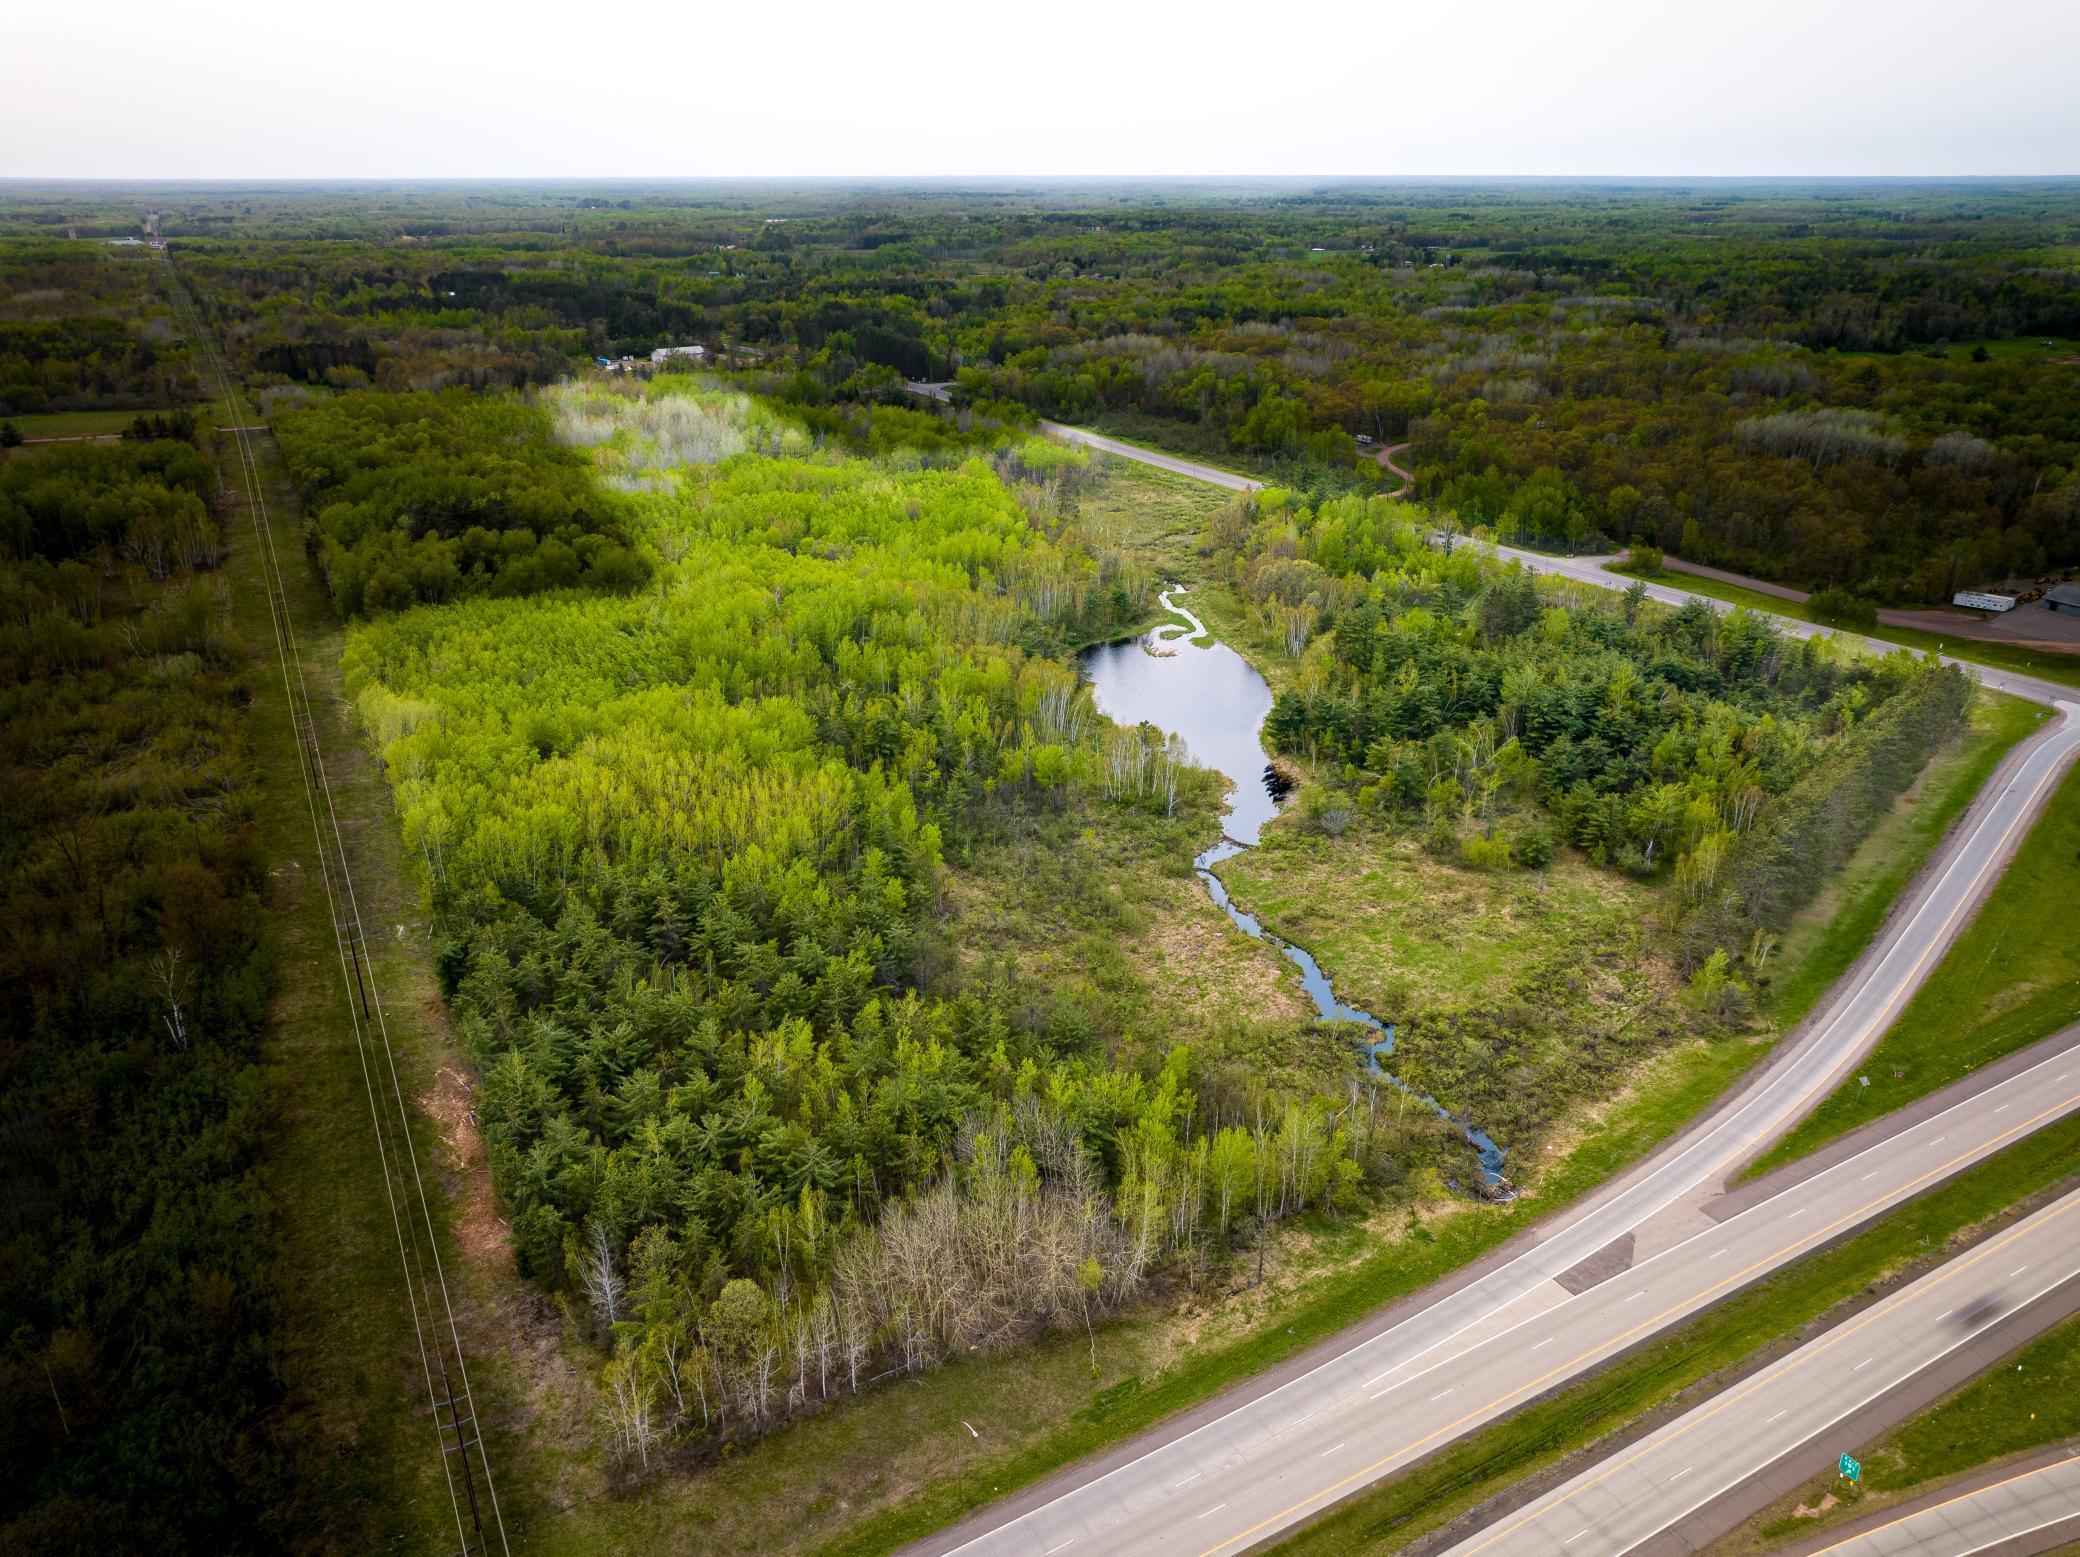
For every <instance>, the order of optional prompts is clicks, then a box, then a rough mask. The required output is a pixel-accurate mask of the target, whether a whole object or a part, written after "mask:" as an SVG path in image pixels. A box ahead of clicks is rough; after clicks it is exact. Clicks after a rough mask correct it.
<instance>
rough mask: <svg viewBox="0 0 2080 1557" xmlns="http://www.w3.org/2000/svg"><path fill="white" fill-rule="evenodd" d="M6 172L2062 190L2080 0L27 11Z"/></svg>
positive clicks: (360, 5) (2076, 164)
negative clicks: (1782, 179)
mask: <svg viewBox="0 0 2080 1557" xmlns="http://www.w3.org/2000/svg"><path fill="white" fill-rule="evenodd" d="M0 53H4V54H5V55H6V56H7V57H8V59H9V61H10V62H9V64H8V66H7V68H6V70H5V76H6V78H7V86H6V89H5V91H4V92H0V177H10V178H50V177H65V178H133V179H172V178H203V179H224V178H246V179H287V178H489V177H498V178H528V177H539V178H586V177H620V178H660V177H673V178H700V177H715V176H737V177H762V176H764V177H770V176H796V177H834V178H843V177H847V176H860V175H891V176H916V175H936V176H952V177H959V176H963V175H987V174H1024V175H1035V174H1050V175H1062V176H1077V175H1093V174H1110V175H1163V174H1176V175H1194V174H1197V175H1205V174H1266V173H1284V174H1299V175H1317V174H1321V175H1350V176H1375V177H1384V178H1391V177H1394V176H1396V175H1403V176H1406V175H1438V176H1449V175H1509V174H1530V175H1557V176H1568V175H1574V176H1585V175H1603V176H1626V175H1631V176H1646V175H1658V176H1672V177H1689V176H1711V175H1747V176H1818V175H1842V176H1857V175H1866V176H1868V175H1899V176H1912V175H1954V174H1987V175H2002V174H2006V175H2016V174H2080V86H2076V77H2075V75H2074V62H2075V59H2076V58H2080V0H1976V3H1974V4H1970V5H1958V4H1956V3H1955V0H1945V3H1942V4H1936V3H1931V0H1853V3H1851V0H1740V3H1727V0H1714V3H1711V4H1702V3H1698V0H1654V3H1640V0H1597V3H1595V4H1578V3H1576V4H1570V3H1565V0H1548V3H1544V4H1536V5H1533V4H1524V3H1519V0H1471V3H1466V0H1462V3H1459V4H1453V3H1451V0H1424V3H1423V4H1420V5H1412V4H1402V3H1399V0H1374V3H1371V4H1364V5H1360V4H1342V3H1335V4H1316V3H1306V0H1302V3H1297V4H1293V3H1288V4H1283V5H1281V4H1276V3H1265V0H1257V3H1254V4H1248V5H1242V4H1229V3H1225V0H1200V3H1178V4H1161V5H1156V4H1145V3H1137V0H1110V3H1090V0H1063V3H1058V4H1052V5H1035V4H1018V5H1012V4H1006V3H1003V0H994V3H993V0H960V3H951V0H894V3H874V0H852V3H848V4H843V5H840V4H826V3H824V0H810V3H784V0H663V3H659V0H617V3H614V4H605V5H592V6H587V5H583V4H577V3H574V0H561V3H556V4H543V3H540V0H504V3H499V4H492V3H488V0H475V3H470V4H466V5H465V4H457V3H454V0H413V3H400V0H355V3H353V4H350V5H337V6H336V5H322V6H321V5H313V4H309V3H295V0H291V3H288V4H283V3H281V0H266V3H259V0H191V3H188V4H184V5H178V6H175V5H167V4H165V3H164V0H154V3H152V4H149V5H147V4H142V3H139V0H97V3H93V4H86V3H78V0H75V3H72V4H64V5H53V4H41V5H25V6H22V7H20V8H18V9H17V10H16V11H15V13H14V14H13V15H11V16H10V18H9V20H8V23H7V26H6V29H5V32H4V35H0Z"/></svg>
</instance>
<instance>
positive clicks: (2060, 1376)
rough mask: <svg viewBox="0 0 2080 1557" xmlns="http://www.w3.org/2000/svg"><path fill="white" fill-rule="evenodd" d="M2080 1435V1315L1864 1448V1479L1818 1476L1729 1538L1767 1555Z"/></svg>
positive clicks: (1735, 1547) (1732, 1545)
mask: <svg viewBox="0 0 2080 1557" xmlns="http://www.w3.org/2000/svg"><path fill="white" fill-rule="evenodd" d="M2075 1434H2080V1319H2068V1320H2066V1321H2065V1322H2064V1323H2063V1324H2060V1325H2056V1326H2054V1327H2053V1328H2052V1329H2050V1330H2048V1331H2046V1332H2045V1333H2044V1334H2043V1335H2040V1336H2038V1337H2037V1339H2036V1340H2034V1341H2031V1342H2029V1343H2028V1344H2027V1345H2024V1346H2022V1347H2019V1348H2017V1349H2016V1350H2015V1351H2014V1352H2013V1353H2011V1354H2010V1355H2009V1356H2007V1357H2006V1358H2004V1359H2002V1361H2001V1362H2000V1363H1999V1364H1997V1365H1996V1366H1995V1367H1993V1368H1990V1369H1989V1370H1987V1371H1986V1372H1985V1373H1982V1374H1981V1375H1980V1376H1979V1377H1978V1378H1976V1379H1974V1380H1973V1381H1972V1382H1971V1383H1969V1384H1967V1385H1965V1386H1964V1388H1962V1389H1960V1390H1958V1391H1956V1392H1955V1393H1954V1394H1951V1395H1949V1396H1947V1397H1945V1398H1944V1399H1942V1400H1939V1401H1937V1402H1936V1403H1935V1404H1934V1405H1932V1406H1930V1407H1929V1408H1928V1409H1927V1410H1925V1411H1922V1412H1920V1413H1919V1414H1918V1415H1915V1416H1912V1417H1909V1418H1908V1419H1907V1420H1906V1421H1904V1422H1902V1423H1901V1424H1900V1425H1899V1426H1898V1427H1896V1428H1894V1429H1893V1430H1892V1431H1891V1432H1889V1433H1886V1434H1885V1435H1883V1436H1882V1437H1880V1438H1879V1439H1878V1440H1877V1442H1875V1443H1873V1444H1870V1445H1867V1446H1865V1447H1863V1448H1861V1449H1858V1450H1857V1451H1856V1453H1857V1457H1858V1458H1859V1459H1861V1460H1862V1461H1863V1477H1862V1479H1861V1480H1860V1481H1857V1482H1853V1483H1845V1482H1843V1481H1842V1480H1841V1478H1840V1477H1838V1476H1816V1477H1814V1478H1813V1480H1811V1481H1809V1482H1807V1483H1806V1484H1805V1485H1804V1486H1802V1487H1800V1488H1799V1489H1798V1490H1797V1491H1796V1492H1792V1493H1790V1494H1788V1495H1786V1496H1784V1497H1782V1498H1779V1499H1778V1500H1777V1501H1776V1502H1775V1503H1773V1504H1771V1505H1770V1506H1769V1507H1768V1508H1766V1509H1764V1510H1763V1511H1762V1512H1761V1513H1759V1514H1757V1515H1756V1516H1755V1517H1754V1518H1753V1519H1751V1520H1749V1521H1748V1522H1747V1523H1746V1524H1744V1525H1743V1526H1741V1528H1740V1529H1739V1530H1736V1531H1734V1532H1733V1533H1732V1534H1731V1535H1729V1536H1728V1537H1727V1541H1726V1549H1727V1550H1729V1551H1766V1550H1768V1549H1770V1548H1771V1547H1777V1546H1786V1545H1789V1544H1790V1543H1791V1542H1793V1541H1802V1540H1804V1539H1806V1538H1807V1537H1808V1536H1812V1535H1817V1534H1819V1533H1820V1532H1821V1531H1823V1530H1828V1529H1832V1528H1833V1527H1834V1526H1836V1525H1839V1524H1842V1523H1845V1522H1846V1521H1848V1520H1850V1519H1854V1518H1857V1517H1859V1516H1861V1515H1865V1514H1871V1513H1875V1512H1877V1511H1878V1510H1880V1509H1883V1508H1888V1507H1891V1506H1893V1505H1894V1504H1897V1503H1900V1502H1903V1501H1905V1500H1906V1499H1907V1498H1910V1497H1912V1496H1914V1495H1916V1494H1917V1493H1922V1492H1928V1491H1932V1490H1934V1488H1935V1487H1936V1485H1937V1484H1938V1483H1939V1482H1942V1481H1944V1480H1945V1479H1947V1478H1949V1477H1951V1476H1956V1475H1959V1474H1961V1473H1963V1472H1965V1471H1968V1470H1974V1469H1977V1468H1978V1467H1980V1466H1988V1465H1994V1464H1996V1463H1998V1462H1999V1461H2002V1460H2005V1459H2008V1458H2010V1457H2012V1456H2015V1455H2019V1454H2022V1453H2024V1452H2026V1451H2028V1450H2030V1449H2040V1448H2043V1447H2044V1446H2045V1445H2047V1444H2054V1443H2057V1442H2059V1440H2061V1439H2065V1438H2070V1437H2073V1436H2074V1435H2075Z"/></svg>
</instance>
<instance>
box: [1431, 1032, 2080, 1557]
mask: <svg viewBox="0 0 2080 1557" xmlns="http://www.w3.org/2000/svg"><path fill="white" fill-rule="evenodd" d="M2074 1074H2075V1079H2080V1072H2075V1073H2074ZM2017 1079H2021V1078H2017ZM1997 1090H1998V1089H1997ZM1975 1101H1976V1100H1975ZM1758 1209H1760V1208H1758ZM2076 1271H2080V1192H2076V1193H2074V1194H2071V1195H2068V1196H2066V1197H2065V1198H2064V1199H2062V1200H2060V1201H2058V1202H2057V1203H2055V1204H2053V1205H2050V1206H2047V1207H2045V1208H2044V1209H2043V1210H2042V1211H2039V1212H2037V1213H2036V1214H2035V1215H2034V1216H2031V1217H2028V1218H2026V1219H2024V1220H2023V1221H2021V1222H2019V1223H2017V1224H2016V1225H2015V1226H2013V1227H2011V1228H2009V1229H2007V1230H2006V1231H2005V1232H2002V1233H1999V1234H1997V1235H1996V1236H1994V1237H1992V1238H1989V1239H1987V1240H1986V1241H1985V1242H1984V1243H1982V1244H1979V1245H1978V1246H1977V1247H1975V1248H1973V1249H1971V1250H1970V1251H1968V1252H1967V1253H1965V1254H1962V1255H1959V1256H1958V1257H1957V1258H1956V1259H1954V1260H1951V1261H1949V1262H1948V1263H1947V1264H1944V1265H1942V1266H1940V1267H1938V1268H1937V1269H1935V1270H1933V1271H1931V1272H1929V1274H1927V1275H1926V1276H1923V1277H1922V1278H1921V1279H1920V1280H1919V1281H1916V1282H1915V1283H1913V1284H1912V1285H1911V1286H1909V1287H1906V1288H1904V1289H1903V1290H1901V1291H1899V1292H1896V1293H1894V1294H1893V1295H1892V1296H1891V1297H1889V1298H1887V1299H1885V1301H1883V1302H1881V1303H1878V1304H1876V1305H1874V1306H1873V1307H1871V1308H1870V1309H1869V1310H1867V1311H1865V1312H1864V1313H1861V1314H1858V1315H1856V1316H1854V1317H1853V1318H1851V1319H1847V1320H1845V1321H1843V1322H1842V1323H1841V1324H1839V1325H1836V1326H1835V1327H1834V1328H1833V1329H1831V1330H1829V1331H1828V1332H1827V1333H1826V1334H1825V1335H1822V1336H1819V1337H1816V1338H1815V1339H1814V1340H1812V1341H1810V1342H1808V1343H1807V1344H1806V1345H1804V1346H1802V1347H1800V1348H1799V1349H1798V1350H1797V1351H1795V1352H1793V1353H1791V1354H1790V1355H1789V1356H1788V1357H1785V1358H1783V1359H1782V1360H1780V1361H1778V1362H1776V1363H1773V1364H1772V1365H1770V1366H1769V1367H1767V1368H1765V1369H1763V1370H1762V1371H1761V1372H1760V1373H1758V1374H1756V1375H1755V1376H1754V1377H1753V1378H1750V1379H1746V1380H1744V1381H1742V1382H1741V1383H1739V1384H1736V1385H1734V1386H1732V1387H1731V1388H1729V1389H1727V1390H1725V1391H1724V1392H1722V1393H1721V1394H1719V1395H1718V1396H1716V1397H1715V1398H1713V1399H1711V1400H1708V1401H1706V1402H1705V1403H1704V1404H1703V1405H1700V1406H1698V1407H1697V1408H1696V1409H1695V1410H1693V1411H1690V1412H1688V1413H1686V1414H1685V1415H1683V1416H1682V1417H1680V1418H1678V1419H1677V1420H1676V1421H1674V1422H1671V1423H1669V1424H1668V1425H1667V1426H1665V1427H1663V1428H1661V1429H1660V1430H1659V1431H1657V1432H1654V1433H1651V1434H1649V1435H1648V1436H1647V1437H1646V1438H1644V1439H1642V1440H1641V1441H1640V1442H1639V1443H1637V1444H1634V1445H1633V1446H1632V1447H1630V1448H1629V1449H1626V1450H1623V1451H1622V1452H1620V1453H1618V1454H1616V1455H1613V1456H1612V1457H1611V1458H1610V1459H1608V1460H1606V1461H1604V1462H1603V1463H1602V1464H1599V1465H1597V1466H1595V1467H1593V1468H1592V1469H1590V1470H1587V1471H1584V1472H1583V1473H1582V1474H1581V1475H1579V1476H1577V1477H1575V1478H1574V1479H1573V1480H1572V1481H1569V1482H1567V1483H1566V1484H1565V1485H1563V1486H1560V1487H1556V1488H1555V1489H1554V1490H1553V1491H1551V1492H1549V1493H1547V1494H1546V1495H1545V1496H1544V1497H1542V1498H1540V1499H1538V1500H1537V1501H1536V1502H1534V1503H1532V1504H1530V1505H1528V1506H1527V1507H1525V1508H1523V1509H1521V1510H1519V1511H1518V1512H1516V1513H1514V1514H1512V1515H1510V1516H1509V1517H1508V1518H1506V1519H1503V1520H1500V1521H1498V1522H1497V1523H1496V1524H1494V1525H1493V1526H1491V1527H1490V1528H1488V1529H1486V1530H1484V1531H1482V1532H1481V1533H1480V1534H1478V1535H1476V1536H1473V1537H1472V1538H1470V1539H1468V1540H1466V1541H1463V1542H1461V1543H1460V1544H1459V1545H1457V1546H1455V1547H1453V1548H1452V1549H1451V1552H1450V1554H1449V1557H1477V1554H1478V1557H1528V1554H1531V1553H1540V1554H1544V1553H1549V1552H1565V1553H1567V1557H1615V1554H1617V1553H1622V1552H1628V1551H1631V1550H1632V1549H1633V1548H1634V1547H1636V1546H1639V1545H1641V1544H1642V1543H1643V1542H1646V1541H1648V1540H1650V1539H1652V1538H1653V1537H1654V1536H1657V1535H1659V1534H1660V1533H1661V1532H1662V1531H1664V1530H1667V1529H1670V1528H1671V1527H1672V1526H1675V1525H1677V1524H1679V1523H1680V1522H1681V1521H1682V1520H1684V1519H1686V1518H1688V1517H1689V1516H1690V1515H1691V1514H1693V1513H1695V1512H1696V1511H1697V1510H1699V1509H1701V1508H1703V1507H1704V1506H1705V1505H1706V1504H1708V1503H1710V1502H1711V1501H1712V1500H1713V1499H1714V1498H1717V1497H1719V1496H1720V1495H1721V1494H1723V1493H1726V1492H1729V1491H1731V1490H1733V1489H1734V1488H1736V1487H1738V1486H1740V1485H1741V1484H1742V1483H1744V1482H1746V1481H1747V1480H1748V1479H1750V1478H1751V1477H1753V1476H1757V1475H1760V1474H1761V1473H1762V1472H1763V1471H1765V1470H1767V1469H1768V1468H1769V1467H1770V1466H1771V1465H1772V1464H1774V1463H1775V1462H1776V1461H1777V1460H1779V1459H1781V1458H1782V1457H1783V1456H1785V1455H1787V1454H1789V1453H1791V1452H1793V1451H1794V1450H1797V1449H1800V1448H1801V1447H1804V1446H1808V1445H1810V1446H1811V1450H1810V1453H1809V1455H1808V1457H1809V1458H1810V1459H1811V1460H1812V1462H1813V1465H1814V1467H1815V1468H1816V1469H1817V1468H1818V1467H1819V1466H1821V1465H1822V1464H1825V1463H1828V1462H1830V1461H1831V1460H1832V1459H1833V1458H1834V1456H1835V1455H1836V1454H1839V1453H1841V1452H1842V1451H1843V1450H1845V1449H1847V1448H1850V1447H1852V1446H1851V1445H1849V1444H1846V1443H1843V1444H1827V1443H1824V1442H1822V1441H1820V1440H1821V1439H1822V1435H1823V1434H1825V1432H1826V1431H1827V1429H1828V1428H1830V1427H1832V1426H1833V1425H1834V1424H1835V1423H1837V1422H1841V1421H1844V1420H1846V1419H1847V1418H1849V1417H1851V1416H1853V1415H1854V1414H1855V1413H1856V1412H1857V1411H1858V1410H1859V1409H1861V1408H1862V1407H1863V1406H1865V1405H1868V1404H1869V1403H1870V1402H1872V1401H1874V1400H1877V1399H1879V1398H1880V1397H1882V1396H1884V1395H1885V1394H1887V1393H1889V1392H1890V1391H1891V1390H1893V1389H1895V1388H1897V1387H1898V1386H1899V1385H1901V1384H1904V1383H1905V1382H1907V1381H1908V1380H1909V1379H1911V1378H1913V1377H1914V1376H1915V1375H1916V1374H1918V1373H1920V1372H1922V1371H1923V1370H1925V1369H1927V1368H1930V1367H1933V1366H1934V1365H1935V1364H1936V1363H1938V1362H1940V1361H1941V1360H1942V1359H1943V1358H1944V1357H1945V1356H1947V1355H1948V1354H1949V1353H1951V1352H1953V1351H1955V1350H1956V1349H1957V1348H1958V1347H1960V1346H1963V1345H1965V1344H1966V1343H1968V1342H1969V1341H1971V1340H1972V1339H1973V1338H1974V1337H1975V1336H1977V1335H1978V1334H1979V1332H1980V1331H1982V1330H1985V1329H1987V1328H1989V1327H1990V1326H1992V1325H1994V1324H1997V1323H1998V1322H1999V1321H2000V1319H2001V1318H2002V1317H2003V1316H2004V1315H2006V1314H2007V1313H2008V1312H2010V1311H2011V1310H2013V1309H2015V1308H2018V1307H2021V1306H2023V1305H2025V1304H2028V1303H2031V1302H2034V1301H2035V1300H2036V1299H2037V1298H2039V1297H2042V1296H2044V1295H2046V1294H2047V1293H2049V1292H2051V1291H2053V1290H2054V1289H2055V1288H2057V1287H2060V1286H2063V1285H2064V1284H2065V1283H2066V1282H2067V1281H2068V1280H2070V1279H2071V1278H2072V1276H2073V1274H2074V1273H2075V1272H2076ZM2066 1464H2067V1466H2068V1468H2071V1467H2072V1466H2073V1464H2074V1462H2070V1461H2068V1462H2066ZM2051 1469H2056V1468H2055V1467H2053V1468H2051ZM2043 1479H2044V1481H2045V1483H2046V1484H2047V1485H2050V1484H2052V1483H2055V1482H2057V1481H2058V1480H2059V1478H2057V1477H2054V1476H2050V1475H2048V1474H2047V1475H2046V1476H2045V1477H2044V1478H2043ZM2003 1487H2004V1488H2007V1489H2009V1490H2008V1492H2006V1493H2003V1492H1998V1491H1996V1490H1995V1489H1987V1491H1986V1492H1985V1493H1982V1494H1980V1497H1979V1499H1972V1498H1966V1499H1959V1500H1957V1502H1956V1504H1954V1505H1945V1507H1946V1508H1947V1509H1948V1510H1949V1512H1948V1513H1947V1514H1946V1515H1944V1516H1942V1518H1940V1519H1935V1518H1930V1519H1928V1520H1927V1521H1926V1522H1927V1523H1928V1524H1929V1525H1930V1526H1931V1527H1932V1528H1931V1529H1929V1530H1927V1531H1925V1532H1923V1536H1924V1537H1925V1539H1921V1540H1916V1541H1911V1542H1909V1543H1907V1544H1899V1542H1898V1535H1897V1534H1895V1536H1894V1537H1893V1538H1891V1541H1890V1542H1889V1543H1888V1544H1878V1545H1872V1544H1870V1543H1871V1542H1872V1541H1873V1540H1874V1539H1875V1538H1876V1537H1877V1535H1878V1532H1875V1531H1874V1532H1872V1533H1871V1535H1870V1536H1866V1537H1863V1538H1862V1539H1861V1540H1859V1541H1856V1542H1852V1543H1851V1544H1852V1546H1855V1547H1857V1548H1858V1549H1862V1550H1869V1551H1888V1550H1889V1551H1922V1552H1932V1551H1937V1550H1942V1551H1950V1552H1960V1551H1968V1550H1972V1549H1973V1548H1972V1547H1970V1546H1968V1545H1967V1546H1955V1545H1950V1544H1948V1540H1947V1538H1946V1535H1945V1532H1947V1531H1953V1530H1954V1529H1955V1528H1956V1519H1957V1516H1958V1515H1960V1514H1962V1513H1963V1512H1965V1510H1966V1508H1968V1507H1969V1506H1970V1505H1971V1504H1973V1503H1974V1502H1976V1501H1980V1500H1981V1499H1983V1501H1984V1504H1985V1505H1986V1506H1984V1507H1982V1508H1980V1509H1978V1510H1977V1513H1976V1514H1975V1515H1974V1519H1975V1520H1976V1519H1977V1518H1979V1517H1984V1516H1988V1515H1993V1514H1995V1513H1996V1512H1998V1513H2002V1514H2004V1513H2006V1512H2009V1511H2010V1510H2011V1508H2012V1507H2013V1503H2014V1500H2013V1499H2012V1492H2013V1491H2014V1490H2015V1488H2014V1484H2012V1483H2004V1484H2003ZM2066 1496H2067V1497H2068V1498H2069V1499H2070V1496H2071V1493H2070V1491H2068V1492H2067V1493H2066ZM2022 1501H2024V1502H2025V1503H2026V1504H2027V1505H2028V1507H2029V1511H2030V1514H2031V1517H2032V1518H2034V1517H2036V1514H2037V1501H2036V1500H2035V1499H2033V1498H2032V1499H2026V1500H2022ZM2075 1511H2076V1507H2075V1505H2074V1504H2073V1503H2072V1502H2071V1501H2068V1502H2067V1503H2066V1505H2065V1510H2064V1513H2063V1514H2061V1515H2059V1517H2060V1518H2069V1517H2072V1516H2073V1515H2074V1513H2075ZM1934 1513H1935V1511H1934V1510H1931V1511H1930V1514H1934ZM1911 1522H1912V1521H1909V1523H1911ZM2002 1522H2005V1521H2002ZM1907 1533H1911V1532H1907ZM2019 1533H2021V1532H2020V1531H2004V1532H2003V1533H2002V1534H2001V1535H2000V1536H1999V1537H1998V1538H1999V1539H2002V1540H2005V1539H2007V1537H2008V1535H2009V1534H2019Z"/></svg>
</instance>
